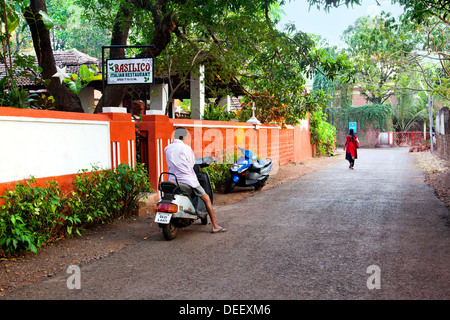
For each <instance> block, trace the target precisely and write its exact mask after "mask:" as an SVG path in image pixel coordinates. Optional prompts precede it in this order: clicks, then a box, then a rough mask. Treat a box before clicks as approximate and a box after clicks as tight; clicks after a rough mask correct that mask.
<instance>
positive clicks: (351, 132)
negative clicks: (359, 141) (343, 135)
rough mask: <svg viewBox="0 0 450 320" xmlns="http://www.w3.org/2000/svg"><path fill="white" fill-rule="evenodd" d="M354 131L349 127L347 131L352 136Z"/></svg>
mask: <svg viewBox="0 0 450 320" xmlns="http://www.w3.org/2000/svg"><path fill="white" fill-rule="evenodd" d="M353 132H354V131H353V129H350V131H349V134H350V135H351V136H352V137H353V136H354V133H353Z"/></svg>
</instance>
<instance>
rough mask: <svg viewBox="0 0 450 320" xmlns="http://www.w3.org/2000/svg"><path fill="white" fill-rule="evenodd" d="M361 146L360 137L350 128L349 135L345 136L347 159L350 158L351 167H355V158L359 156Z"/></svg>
mask: <svg viewBox="0 0 450 320" xmlns="http://www.w3.org/2000/svg"><path fill="white" fill-rule="evenodd" d="M358 148H359V140H358V137H357V136H356V135H355V133H354V131H353V129H350V131H349V133H348V135H347V137H346V138H345V145H344V150H345V159H347V160H348V162H349V163H350V166H349V167H348V168H349V169H353V167H354V166H355V159H357V158H358V151H357V149H358Z"/></svg>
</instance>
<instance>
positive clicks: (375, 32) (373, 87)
mask: <svg viewBox="0 0 450 320" xmlns="http://www.w3.org/2000/svg"><path fill="white" fill-rule="evenodd" d="M343 39H344V40H345V42H346V43H347V45H348V46H349V49H348V50H349V54H350V55H351V56H352V59H354V61H355V64H356V66H357V71H358V72H357V77H356V79H357V84H358V85H359V86H360V88H361V94H362V95H364V96H365V97H366V99H367V101H369V102H370V103H373V104H379V103H384V102H386V101H387V100H388V99H389V98H390V97H391V96H392V95H394V91H393V90H392V85H393V84H394V83H395V82H396V81H397V78H398V75H399V74H400V73H401V72H403V71H404V70H406V69H407V68H408V61H407V60H406V56H407V55H408V53H410V52H411V51H412V50H413V48H414V45H415V43H417V41H418V40H417V39H416V38H415V36H414V34H413V33H411V32H409V30H408V29H407V27H405V26H403V25H401V24H398V23H396V21H395V19H394V18H392V17H391V16H390V14H385V13H382V14H381V15H380V16H376V17H373V18H371V17H368V16H366V17H361V18H359V19H358V20H357V21H356V22H355V24H354V25H352V26H350V27H348V28H347V30H346V31H345V32H344V35H343ZM398 39H403V41H398Z"/></svg>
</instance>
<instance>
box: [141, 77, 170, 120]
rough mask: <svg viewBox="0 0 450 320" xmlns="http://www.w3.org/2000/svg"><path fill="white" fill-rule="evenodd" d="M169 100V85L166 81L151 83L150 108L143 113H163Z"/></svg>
mask: <svg viewBox="0 0 450 320" xmlns="http://www.w3.org/2000/svg"><path fill="white" fill-rule="evenodd" d="M168 100H169V85H168V84H167V83H162V84H152V85H151V86H150V110H147V111H146V112H145V114H157V115H165V114H166V106H167V101H168Z"/></svg>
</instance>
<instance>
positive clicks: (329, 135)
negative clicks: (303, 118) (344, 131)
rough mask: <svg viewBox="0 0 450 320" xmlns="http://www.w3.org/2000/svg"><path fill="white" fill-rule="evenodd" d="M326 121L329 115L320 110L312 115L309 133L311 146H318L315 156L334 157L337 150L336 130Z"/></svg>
mask: <svg viewBox="0 0 450 320" xmlns="http://www.w3.org/2000/svg"><path fill="white" fill-rule="evenodd" d="M326 120H327V115H326V114H324V113H323V112H322V109H320V108H319V109H317V110H316V111H314V112H312V113H311V116H310V119H309V126H310V127H309V133H310V134H311V144H313V145H314V144H315V145H316V154H315V156H327V155H329V156H333V155H334V152H335V149H336V143H335V141H336V128H335V127H334V126H332V125H331V124H329V123H328V122H326Z"/></svg>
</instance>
